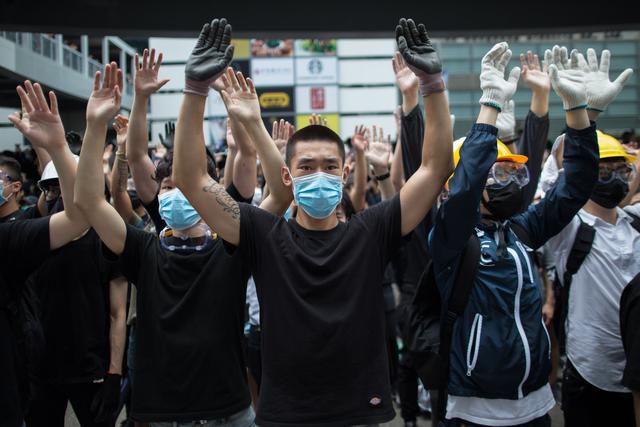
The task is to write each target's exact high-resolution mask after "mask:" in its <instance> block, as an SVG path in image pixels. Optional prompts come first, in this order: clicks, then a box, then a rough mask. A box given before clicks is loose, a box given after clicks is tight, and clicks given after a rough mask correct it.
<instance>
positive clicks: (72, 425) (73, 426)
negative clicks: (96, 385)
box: [64, 405, 564, 427]
mask: <svg viewBox="0 0 640 427" xmlns="http://www.w3.org/2000/svg"><path fill="white" fill-rule="evenodd" d="M396 412H397V415H396V418H395V419H394V420H393V421H391V422H390V423H386V424H382V426H383V427H403V426H404V424H403V422H402V418H401V417H400V411H399V410H398V409H396ZM124 418H125V417H124V413H122V414H120V417H119V418H118V423H117V424H116V427H118V426H119V425H120V422H121V421H122V420H124ZM64 425H65V427H80V423H78V420H77V419H76V416H75V415H74V413H73V410H72V409H71V406H69V407H68V408H67V416H66V420H65V423H64ZM551 425H552V426H553V427H564V421H563V419H562V411H561V410H560V406H558V405H556V407H555V408H553V409H552V410H551ZM418 427H432V426H431V421H428V420H425V419H423V418H420V419H418Z"/></svg>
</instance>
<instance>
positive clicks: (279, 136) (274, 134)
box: [271, 119, 296, 153]
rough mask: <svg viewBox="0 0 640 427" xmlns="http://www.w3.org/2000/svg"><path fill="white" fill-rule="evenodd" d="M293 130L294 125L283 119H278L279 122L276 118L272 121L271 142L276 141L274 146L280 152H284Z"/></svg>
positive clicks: (294, 129)
mask: <svg viewBox="0 0 640 427" xmlns="http://www.w3.org/2000/svg"><path fill="white" fill-rule="evenodd" d="M295 131H296V128H295V126H293V125H292V124H291V123H289V122H288V121H286V120H284V119H280V122H279V123H278V121H277V120H275V121H274V122H273V129H272V131H271V138H272V139H273V142H275V143H276V147H278V150H280V152H281V153H283V152H284V149H285V147H286V146H287V142H288V141H289V138H291V135H293V133H294V132H295Z"/></svg>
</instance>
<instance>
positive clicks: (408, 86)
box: [391, 52, 418, 93]
mask: <svg viewBox="0 0 640 427" xmlns="http://www.w3.org/2000/svg"><path fill="white" fill-rule="evenodd" d="M391 64H392V66H393V72H394V73H395V75H396V84H397V85H398V89H400V92H402V93H407V92H410V91H417V90H418V77H417V76H416V75H415V73H414V72H413V71H411V69H409V67H407V63H406V62H404V58H403V57H402V55H401V54H400V52H396V53H395V57H394V58H393V59H392V62H391Z"/></svg>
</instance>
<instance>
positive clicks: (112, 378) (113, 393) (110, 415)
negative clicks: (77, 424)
mask: <svg viewBox="0 0 640 427" xmlns="http://www.w3.org/2000/svg"><path fill="white" fill-rule="evenodd" d="M121 378H122V376H121V375H119V374H107V375H106V376H105V377H104V381H103V383H102V387H100V390H98V392H97V393H96V395H95V396H94V398H93V402H92V403H91V413H93V414H94V417H95V421H96V422H105V421H106V422H110V421H113V420H114V419H115V418H116V416H117V414H116V411H117V410H118V404H119V402H120V379H121Z"/></svg>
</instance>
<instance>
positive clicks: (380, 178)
mask: <svg viewBox="0 0 640 427" xmlns="http://www.w3.org/2000/svg"><path fill="white" fill-rule="evenodd" d="M390 176H391V172H390V171H389V172H387V173H384V174H382V175H378V176H376V177H375V178H376V181H384V180H385V179H387V178H389V177H390Z"/></svg>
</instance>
